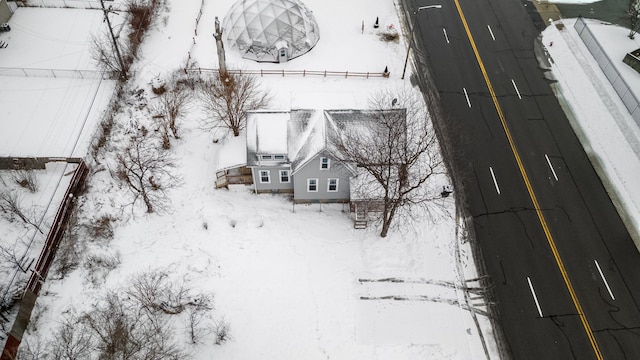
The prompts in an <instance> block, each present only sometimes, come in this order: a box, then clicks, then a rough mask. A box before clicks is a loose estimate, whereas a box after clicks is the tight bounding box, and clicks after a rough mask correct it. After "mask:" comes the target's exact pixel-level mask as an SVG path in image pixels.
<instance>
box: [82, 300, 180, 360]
mask: <svg viewBox="0 0 640 360" xmlns="http://www.w3.org/2000/svg"><path fill="white" fill-rule="evenodd" d="M79 320H80V325H81V326H82V327H83V328H84V331H86V332H88V333H90V334H92V335H93V336H92V350H93V356H92V357H93V358H95V359H148V360H161V359H183V358H185V357H186V354H184V353H183V352H182V351H181V350H180V348H179V347H178V345H177V344H176V342H175V341H174V339H173V333H172V331H171V328H170V327H169V324H168V322H167V321H166V319H164V318H162V317H158V316H155V315H154V314H151V313H148V312H145V311H140V309H139V308H138V307H137V306H136V304H135V302H132V301H129V300H127V299H126V298H122V297H121V296H119V295H118V294H116V293H109V294H107V295H106V296H105V297H104V298H103V299H102V300H101V301H100V303H99V304H98V305H97V306H95V307H94V308H93V309H92V310H91V311H88V312H86V313H84V314H83V315H81V316H80V317H79Z"/></svg>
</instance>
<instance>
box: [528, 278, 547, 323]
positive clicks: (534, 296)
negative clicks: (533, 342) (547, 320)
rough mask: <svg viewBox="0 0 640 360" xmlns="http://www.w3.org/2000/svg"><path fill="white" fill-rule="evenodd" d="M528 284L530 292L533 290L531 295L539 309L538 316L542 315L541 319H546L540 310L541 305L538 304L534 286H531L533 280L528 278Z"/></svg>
mask: <svg viewBox="0 0 640 360" xmlns="http://www.w3.org/2000/svg"><path fill="white" fill-rule="evenodd" d="M527 282H528V283H529V290H531V295H533V300H534V301H535V302H536V307H537V308H538V314H540V317H544V316H542V309H540V303H539V302H538V297H537V296H536V291H535V290H533V284H531V279H530V278H529V277H528V276H527Z"/></svg>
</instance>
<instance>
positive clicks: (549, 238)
mask: <svg viewBox="0 0 640 360" xmlns="http://www.w3.org/2000/svg"><path fill="white" fill-rule="evenodd" d="M454 2H455V4H456V8H457V10H458V14H459V15H460V20H462V25H463V26H464V30H465V32H466V33H467V37H468V38H469V42H470V43H471V47H472V48H473V53H474V54H475V56H476V60H477V61H478V65H479V66H480V71H482V76H483V77H484V81H485V82H486V83H487V88H488V89H489V93H490V94H491V99H492V100H493V105H494V106H495V108H496V112H497V113H498V117H500V122H501V123H502V128H503V129H504V132H505V134H506V135H507V140H508V141H509V146H510V147H511V152H512V153H513V156H514V158H515V159H516V163H517V164H518V169H520V174H521V175H522V179H523V180H524V184H525V185H526V187H527V192H528V193H529V197H530V198H531V202H533V207H534V209H535V210H536V214H537V215H538V220H539V221H540V225H542V230H543V231H544V235H545V236H546V238H547V242H548V243H549V247H550V248H551V252H552V253H553V257H554V259H555V260H556V264H558V268H559V269H560V273H561V274H562V279H563V280H564V283H565V286H566V287H567V290H569V295H570V296H571V300H572V301H573V305H574V306H575V308H576V311H577V312H578V315H579V317H580V321H581V322H582V326H583V328H584V331H585V332H586V334H587V337H588V338H589V342H590V343H591V347H592V348H593V352H594V353H595V355H596V358H597V359H599V360H602V359H603V357H602V353H601V352H600V348H599V347H598V342H597V341H596V338H595V336H594V335H593V331H592V330H591V326H590V325H589V321H588V320H587V317H586V316H585V314H584V311H583V310H582V306H581V305H580V301H579V300H578V296H577V295H576V292H575V290H574V289H573V285H571V280H570V279H569V275H568V274H567V270H566V268H565V266H564V263H563V261H562V258H561V257H560V254H559V253H558V248H557V247H556V244H555V242H554V240H553V236H552V235H551V231H549V226H548V225H547V221H546V220H545V218H544V215H543V214H542V210H540V205H539V204H538V199H537V198H536V195H535V193H534V191H533V187H532V186H531V181H529V176H528V175H527V171H526V170H525V168H524V165H523V164H522V160H521V159H520V154H519V153H518V150H517V149H516V145H515V142H514V141H513V137H512V136H511V132H510V131H509V127H508V126H507V122H506V120H505V117H504V113H503V112H502V108H501V107H500V104H499V103H498V98H497V97H496V93H495V91H494V90H493V86H492V85H491V81H490V80H489V75H487V70H486V69H485V67H484V63H483V62H482V58H480V53H479V52H478V48H477V46H476V43H475V41H474V40H473V35H471V30H469V25H468V24H467V19H466V18H465V17H464V13H463V12H462V7H461V6H460V3H459V1H458V0H454Z"/></svg>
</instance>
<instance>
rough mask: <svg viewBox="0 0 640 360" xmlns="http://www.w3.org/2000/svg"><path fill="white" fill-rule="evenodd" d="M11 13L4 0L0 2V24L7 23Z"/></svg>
mask: <svg viewBox="0 0 640 360" xmlns="http://www.w3.org/2000/svg"><path fill="white" fill-rule="evenodd" d="M11 15H13V13H12V12H11V8H9V4H7V1H6V0H0V24H1V23H5V22H7V21H9V19H10V18H11Z"/></svg>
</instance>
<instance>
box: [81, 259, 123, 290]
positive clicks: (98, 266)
mask: <svg viewBox="0 0 640 360" xmlns="http://www.w3.org/2000/svg"><path fill="white" fill-rule="evenodd" d="M120 262H121V261H120V254H119V253H115V254H90V255H88V256H87V257H86V259H85V260H84V263H83V267H84V269H85V270H86V272H85V274H84V276H85V279H86V280H88V281H89V282H91V283H92V284H93V285H94V286H98V285H100V284H102V283H103V282H104V280H105V278H106V277H107V275H108V274H109V272H111V270H113V269H115V268H117V267H118V265H120Z"/></svg>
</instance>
